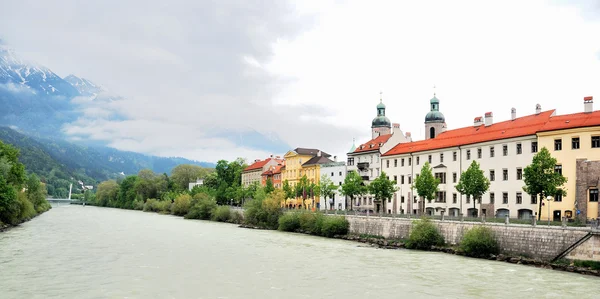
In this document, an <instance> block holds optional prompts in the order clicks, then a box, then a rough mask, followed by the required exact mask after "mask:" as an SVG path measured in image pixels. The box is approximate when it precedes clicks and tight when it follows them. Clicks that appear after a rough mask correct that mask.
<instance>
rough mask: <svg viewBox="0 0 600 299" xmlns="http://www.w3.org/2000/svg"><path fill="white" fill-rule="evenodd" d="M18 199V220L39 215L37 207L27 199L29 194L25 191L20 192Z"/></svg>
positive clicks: (21, 220)
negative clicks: (36, 210)
mask: <svg viewBox="0 0 600 299" xmlns="http://www.w3.org/2000/svg"><path fill="white" fill-rule="evenodd" d="M17 200H18V201H19V215H18V216H17V218H18V220H17V221H18V222H23V221H26V220H29V219H31V218H33V217H35V215H37V213H36V212H35V208H34V207H33V203H31V201H29V199H27V195H26V194H25V193H23V192H19V193H18V194H17Z"/></svg>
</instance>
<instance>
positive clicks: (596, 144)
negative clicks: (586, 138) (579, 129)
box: [592, 136, 600, 148]
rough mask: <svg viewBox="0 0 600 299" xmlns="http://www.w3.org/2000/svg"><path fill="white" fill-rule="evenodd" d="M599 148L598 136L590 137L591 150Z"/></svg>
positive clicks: (599, 140)
mask: <svg viewBox="0 0 600 299" xmlns="http://www.w3.org/2000/svg"><path fill="white" fill-rule="evenodd" d="M599 147H600V136H592V148H599Z"/></svg>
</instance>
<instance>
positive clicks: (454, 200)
mask: <svg viewBox="0 0 600 299" xmlns="http://www.w3.org/2000/svg"><path fill="white" fill-rule="evenodd" d="M456 199H457V196H456V193H452V203H456Z"/></svg>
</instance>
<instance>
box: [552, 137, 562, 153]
mask: <svg viewBox="0 0 600 299" xmlns="http://www.w3.org/2000/svg"><path fill="white" fill-rule="evenodd" d="M554 150H555V151H560V150H562V139H554Z"/></svg>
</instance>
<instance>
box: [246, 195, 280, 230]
mask: <svg viewBox="0 0 600 299" xmlns="http://www.w3.org/2000/svg"><path fill="white" fill-rule="evenodd" d="M259 190H262V189H259ZM261 192H262V191H261ZM261 192H257V194H255V198H254V199H252V200H250V201H249V202H248V203H247V204H246V212H245V214H244V218H245V222H246V223H247V224H250V225H254V226H257V227H261V228H268V229H277V227H279V217H280V216H281V215H282V212H281V202H283V200H284V199H285V194H284V193H283V191H282V190H280V189H277V190H275V191H273V192H271V193H270V194H269V195H268V196H266V197H265V196H264V194H260V193H261Z"/></svg>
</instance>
